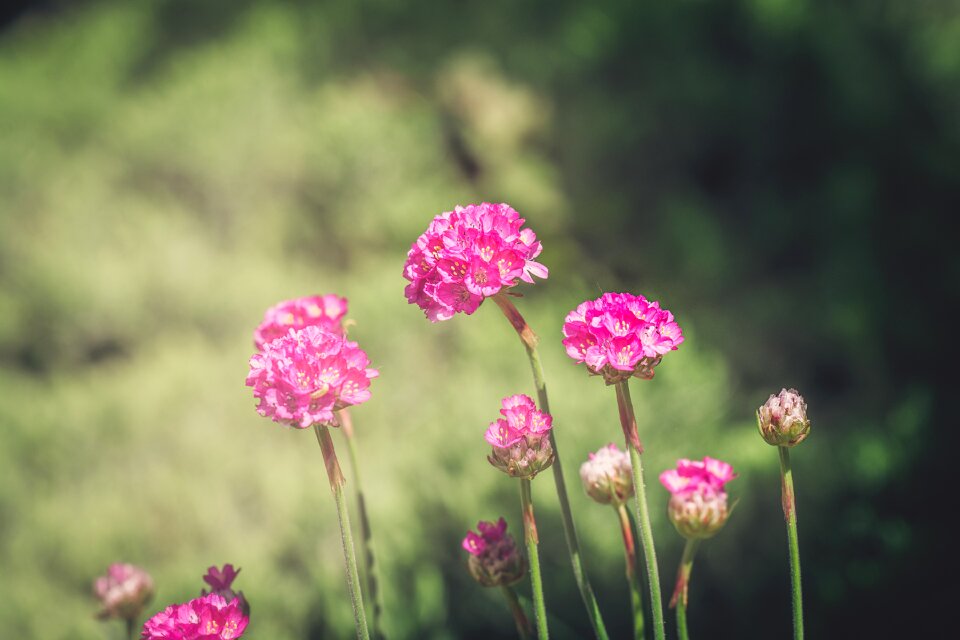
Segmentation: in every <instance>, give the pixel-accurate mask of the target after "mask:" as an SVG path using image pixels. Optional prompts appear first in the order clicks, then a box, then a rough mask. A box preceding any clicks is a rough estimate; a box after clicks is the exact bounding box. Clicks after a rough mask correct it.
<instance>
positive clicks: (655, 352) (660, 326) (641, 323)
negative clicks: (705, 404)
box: [563, 293, 683, 384]
mask: <svg viewBox="0 0 960 640" xmlns="http://www.w3.org/2000/svg"><path fill="white" fill-rule="evenodd" d="M563 336H564V338H563V345H564V346H565V347H566V348H567V355H569V356H570V357H571V358H573V359H574V360H576V361H577V363H585V364H586V365H587V369H588V370H589V371H590V373H592V374H594V375H601V376H603V378H604V380H605V381H606V382H607V384H614V383H616V382H620V381H622V380H627V379H628V378H630V377H631V376H636V377H638V378H644V379H648V380H649V379H650V378H652V377H653V368H654V367H655V366H657V365H658V364H660V360H661V358H663V355H664V354H665V353H667V352H669V351H675V350H676V349H677V347H679V346H680V344H681V343H682V342H683V332H682V331H681V330H680V325H678V324H677V323H676V322H675V321H674V319H673V314H672V313H670V312H669V311H667V310H666V309H661V308H660V303H659V302H656V301H654V302H650V301H648V300H647V299H646V298H644V297H643V296H635V295H633V294H630V293H605V294H603V295H602V296H600V297H599V298H597V299H596V300H588V301H586V302H583V303H581V304H580V305H579V306H578V307H577V308H576V309H574V310H573V311H571V312H570V313H568V314H567V317H566V320H565V321H564V323H563Z"/></svg>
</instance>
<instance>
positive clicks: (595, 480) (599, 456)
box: [580, 444, 633, 507]
mask: <svg viewBox="0 0 960 640" xmlns="http://www.w3.org/2000/svg"><path fill="white" fill-rule="evenodd" d="M580 480H581V481H582V482H583V488H584V490H586V492H587V495H588V496H590V497H591V498H593V499H594V500H595V501H597V502H599V503H600V504H612V505H613V506H615V507H619V506H620V505H622V504H624V503H625V502H626V501H627V500H629V499H630V496H632V495H633V469H632V468H631V466H630V456H629V455H627V452H626V451H620V449H618V448H617V445H615V444H608V445H607V446H605V447H601V448H600V450H599V451H597V452H596V453H591V454H590V457H589V458H588V459H587V461H586V462H584V463H583V464H582V465H580Z"/></svg>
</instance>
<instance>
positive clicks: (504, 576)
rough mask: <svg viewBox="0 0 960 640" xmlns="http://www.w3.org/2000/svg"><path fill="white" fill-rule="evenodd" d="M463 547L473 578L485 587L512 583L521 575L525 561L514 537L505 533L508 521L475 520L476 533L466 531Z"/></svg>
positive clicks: (519, 578) (525, 564) (525, 568)
mask: <svg viewBox="0 0 960 640" xmlns="http://www.w3.org/2000/svg"><path fill="white" fill-rule="evenodd" d="M463 548H464V549H466V550H467V552H468V553H469V554H470V557H469V558H468V559H467V568H468V569H469V570H470V575H472V576H473V578H474V580H476V581H477V582H479V583H480V584H481V585H483V586H485V587H501V586H507V585H511V584H514V583H515V582H518V581H519V580H521V579H522V578H523V574H524V573H526V571H527V563H526V561H525V560H524V558H523V554H522V553H521V552H520V549H518V548H517V543H516V541H515V540H514V539H513V536H511V535H510V534H508V533H507V521H506V520H504V519H503V518H500V519H499V520H498V521H497V522H496V523H493V522H483V521H481V522H478V523H477V532H476V533H475V532H473V531H468V532H467V537H465V538H464V539H463Z"/></svg>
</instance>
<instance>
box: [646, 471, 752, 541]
mask: <svg viewBox="0 0 960 640" xmlns="http://www.w3.org/2000/svg"><path fill="white" fill-rule="evenodd" d="M736 477H737V474H735V473H734V472H733V467H732V466H730V465H729V464H727V463H726V462H721V461H720V460H716V459H714V458H710V457H706V458H704V459H703V460H702V461H699V460H694V461H691V460H687V459H682V460H678V461H677V468H676V469H668V470H666V471H664V472H663V473H661V474H660V483H661V484H662V485H663V486H664V487H666V489H667V491H669V492H670V494H671V497H670V504H669V505H668V507H667V513H668V515H669V516H670V520H671V522H673V524H674V526H675V527H676V528H677V531H679V532H680V534H681V535H683V536H684V537H686V538H709V537H710V536H712V535H714V534H715V533H716V532H717V531H719V530H720V528H721V527H723V525H724V524H725V523H726V521H727V516H729V510H728V509H727V493H726V491H724V486H725V485H726V483H728V482H730V481H731V480H733V479H734V478H736Z"/></svg>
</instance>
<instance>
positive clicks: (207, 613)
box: [140, 593, 250, 640]
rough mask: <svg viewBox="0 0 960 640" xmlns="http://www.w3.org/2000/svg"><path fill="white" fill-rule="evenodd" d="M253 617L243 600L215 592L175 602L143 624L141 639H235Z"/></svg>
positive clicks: (240, 634) (241, 633)
mask: <svg viewBox="0 0 960 640" xmlns="http://www.w3.org/2000/svg"><path fill="white" fill-rule="evenodd" d="M249 622H250V618H249V617H248V616H246V615H245V614H244V613H243V611H242V610H241V608H240V601H239V600H237V599H234V600H232V601H230V602H227V601H226V600H225V599H223V598H222V597H221V596H218V595H217V594H215V593H211V594H209V595H205V596H202V597H200V598H195V599H193V600H191V601H189V602H185V603H183V604H175V605H171V606H169V607H167V608H166V609H164V610H163V611H161V612H160V613H158V614H156V615H155V616H153V617H152V618H150V619H149V620H147V622H146V623H145V624H144V625H143V631H142V633H141V635H140V638H141V640H235V639H236V638H240V637H241V636H242V635H243V631H244V629H246V628H247V624H248V623H249Z"/></svg>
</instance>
